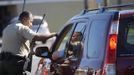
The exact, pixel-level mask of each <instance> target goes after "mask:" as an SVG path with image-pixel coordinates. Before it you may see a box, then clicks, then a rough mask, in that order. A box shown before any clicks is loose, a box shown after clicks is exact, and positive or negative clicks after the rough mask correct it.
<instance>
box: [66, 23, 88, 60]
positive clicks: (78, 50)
mask: <svg viewBox="0 0 134 75" xmlns="http://www.w3.org/2000/svg"><path fill="white" fill-rule="evenodd" d="M85 29H86V23H85V22H79V23H76V27H75V29H74V32H73V33H72V36H71V38H70V43H69V44H70V45H69V47H68V50H67V57H68V55H70V56H71V57H72V56H73V58H76V59H80V57H81V54H82V48H83V47H82V46H83V40H82V39H83V34H84V31H85Z"/></svg>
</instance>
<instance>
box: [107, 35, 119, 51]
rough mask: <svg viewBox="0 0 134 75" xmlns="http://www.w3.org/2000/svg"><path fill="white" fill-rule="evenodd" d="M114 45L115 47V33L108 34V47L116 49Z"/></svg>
mask: <svg viewBox="0 0 134 75" xmlns="http://www.w3.org/2000/svg"><path fill="white" fill-rule="evenodd" d="M116 47H117V35H116V34H113V35H110V40H109V49H110V50H116Z"/></svg>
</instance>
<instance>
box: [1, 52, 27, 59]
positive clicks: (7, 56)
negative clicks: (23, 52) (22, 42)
mask: <svg viewBox="0 0 134 75" xmlns="http://www.w3.org/2000/svg"><path fill="white" fill-rule="evenodd" d="M12 59H16V60H25V57H21V56H17V55H13V54H12V53H10V52H1V53H0V60H1V61H2V60H7V61H9V60H12Z"/></svg>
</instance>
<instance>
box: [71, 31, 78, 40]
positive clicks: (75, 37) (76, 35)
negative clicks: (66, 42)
mask: <svg viewBox="0 0 134 75" xmlns="http://www.w3.org/2000/svg"><path fill="white" fill-rule="evenodd" d="M79 36H80V35H79V33H74V34H73V36H72V38H71V41H72V42H75V41H78V40H79Z"/></svg>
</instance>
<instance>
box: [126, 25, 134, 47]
mask: <svg viewBox="0 0 134 75" xmlns="http://www.w3.org/2000/svg"><path fill="white" fill-rule="evenodd" d="M133 24H134V23H133ZM133 24H132V25H130V26H129V28H128V34H127V43H128V44H131V45H134V25H133Z"/></svg>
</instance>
